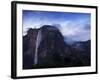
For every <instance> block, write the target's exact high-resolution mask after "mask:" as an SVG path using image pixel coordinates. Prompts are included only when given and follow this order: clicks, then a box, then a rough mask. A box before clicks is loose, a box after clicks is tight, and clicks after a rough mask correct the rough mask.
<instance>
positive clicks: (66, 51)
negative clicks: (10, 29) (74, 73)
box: [23, 10, 91, 69]
mask: <svg viewBox="0 0 100 80" xmlns="http://www.w3.org/2000/svg"><path fill="white" fill-rule="evenodd" d="M90 17H91V16H90V14H88V13H71V12H46V11H28V10H23V69H34V68H54V67H77V66H90V65H91V60H90V59H91V57H90V56H91V48H90V47H91V40H90Z"/></svg>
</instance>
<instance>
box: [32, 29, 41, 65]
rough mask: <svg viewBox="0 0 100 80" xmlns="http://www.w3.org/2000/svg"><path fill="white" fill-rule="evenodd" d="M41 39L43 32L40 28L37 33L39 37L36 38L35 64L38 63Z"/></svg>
mask: <svg viewBox="0 0 100 80" xmlns="http://www.w3.org/2000/svg"><path fill="white" fill-rule="evenodd" d="M41 40H42V33H41V29H39V30H38V34H37V38H36V47H35V56H34V65H37V64H38V48H39V45H40V42H41Z"/></svg>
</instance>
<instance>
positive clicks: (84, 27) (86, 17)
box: [23, 10, 91, 41]
mask: <svg viewBox="0 0 100 80" xmlns="http://www.w3.org/2000/svg"><path fill="white" fill-rule="evenodd" d="M90 20H91V14H89V13H75V12H72V13H71V12H47V11H30V10H23V35H25V34H27V30H28V29H29V28H40V27H41V26H43V25H54V26H56V27H57V28H59V30H60V32H61V33H62V35H63V36H64V38H65V40H67V39H68V38H69V39H71V40H73V41H87V40H89V39H90V29H91V28H90V27H91V21H90Z"/></svg>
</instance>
